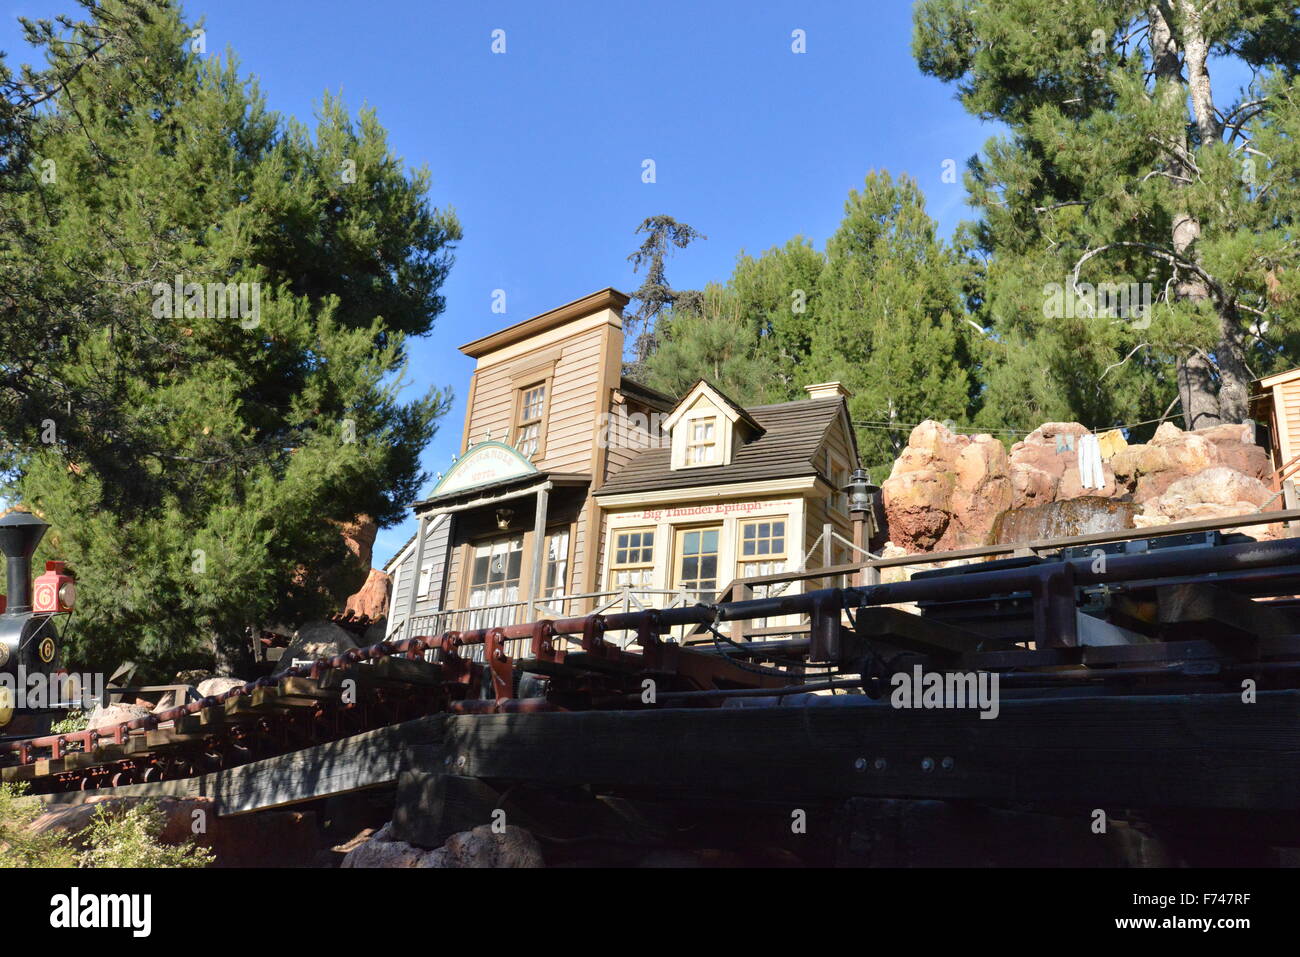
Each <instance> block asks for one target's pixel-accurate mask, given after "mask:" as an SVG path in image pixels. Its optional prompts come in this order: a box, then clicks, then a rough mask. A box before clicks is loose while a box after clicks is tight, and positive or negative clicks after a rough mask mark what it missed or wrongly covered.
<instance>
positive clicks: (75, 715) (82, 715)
mask: <svg viewBox="0 0 1300 957" xmlns="http://www.w3.org/2000/svg"><path fill="white" fill-rule="evenodd" d="M89 725H90V712H88V711H69V712H68V713H67V714H66V715H65V716H64V717H63V718H61V719H59V720H58V721H54V722H52V723H51V724H50V734H75V733H76V732H78V731H85V730H86V728H87V727H88V726H89Z"/></svg>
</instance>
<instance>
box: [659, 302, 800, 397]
mask: <svg viewBox="0 0 1300 957" xmlns="http://www.w3.org/2000/svg"><path fill="white" fill-rule="evenodd" d="M643 376H644V379H645V382H646V384H647V385H649V386H650V387H651V388H654V389H658V390H659V391H661V392H664V393H667V394H668V395H673V396H679V395H684V394H685V393H686V390H687V389H689V388H690V387H691V386H692V385H694V384H695V383H696V381H698V380H699V379H701V378H704V379H708V380H709V381H710V382H711V383H713V384H714V385H715V386H717V387H718V388H720V389H721V390H722V391H723V392H724V393H725V394H726V395H728V396H730V397H731V398H733V399H735V400H736V401H737V402H740V403H741V404H742V405H761V404H763V403H766V402H779V401H782V400H783V399H784V398H785V395H784V390H783V389H782V388H781V383H780V380H779V378H778V367H777V363H776V361H775V360H774V359H773V357H772V356H771V355H770V354H769V351H768V350H767V349H765V348H764V347H763V341H762V335H761V333H760V332H759V331H758V330H756V329H755V328H754V323H753V321H752V320H751V319H750V318H749V317H747V316H746V315H745V314H744V313H743V312H742V311H741V304H740V299H739V297H738V296H737V295H736V294H735V293H734V292H733V291H732V290H731V289H728V288H726V287H723V286H719V285H717V284H716V283H714V284H710V285H709V286H708V287H706V288H705V290H704V292H703V294H702V295H701V297H700V300H699V305H698V307H697V308H692V309H675V310H673V313H672V315H671V317H670V318H668V319H667V320H665V321H664V322H662V323H661V328H660V330H659V335H658V344H657V347H656V349H655V351H654V352H653V353H651V354H650V355H649V356H648V357H647V358H646V361H645V365H644V368H643Z"/></svg>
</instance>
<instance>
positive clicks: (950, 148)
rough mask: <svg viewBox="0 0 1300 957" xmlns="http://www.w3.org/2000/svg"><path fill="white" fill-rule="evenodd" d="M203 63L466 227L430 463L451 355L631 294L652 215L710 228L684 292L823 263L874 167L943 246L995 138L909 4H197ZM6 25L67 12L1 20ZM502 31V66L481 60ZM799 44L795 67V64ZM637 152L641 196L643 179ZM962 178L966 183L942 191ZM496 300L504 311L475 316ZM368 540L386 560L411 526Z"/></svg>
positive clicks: (679, 278) (455, 360)
mask: <svg viewBox="0 0 1300 957" xmlns="http://www.w3.org/2000/svg"><path fill="white" fill-rule="evenodd" d="M185 9H186V13H187V15H188V16H189V17H190V18H191V19H198V18H199V17H203V18H204V19H205V27H206V30H207V36H206V42H207V49H208V51H209V52H210V53H211V52H214V51H222V50H224V49H226V48H227V47H229V48H231V49H233V50H234V51H235V53H236V55H237V56H238V59H239V61H240V63H241V68H242V71H243V72H244V73H245V74H253V75H255V76H256V77H257V79H258V81H259V83H260V84H261V87H262V90H263V92H264V93H265V95H266V97H267V99H268V102H269V104H270V106H271V108H272V109H275V110H277V111H279V112H281V113H285V114H291V115H293V116H296V117H298V118H299V119H300V120H303V121H304V122H307V123H308V124H309V125H314V122H313V116H314V111H315V108H316V105H317V104H318V103H319V101H320V98H321V95H322V94H323V93H324V92H325V91H327V90H328V91H331V92H334V93H340V94H341V95H342V96H343V97H344V100H345V102H346V103H347V104H348V106H349V107H350V108H351V109H352V110H353V111H355V110H356V109H357V108H359V107H360V106H362V105H369V106H373V107H375V108H376V109H377V111H378V114H379V119H380V121H381V122H382V123H383V124H384V126H386V127H387V129H388V130H389V133H390V141H391V144H392V146H393V149H394V150H395V151H396V152H397V154H398V155H400V156H401V157H402V158H403V159H404V160H405V161H406V162H407V163H408V164H409V165H411V166H420V165H424V166H427V167H428V168H429V170H430V172H431V174H432V179H433V185H432V191H431V200H432V202H433V203H434V204H436V205H439V206H453V207H455V209H456V210H457V212H458V214H459V216H460V219H461V222H462V224H463V227H464V232H465V238H464V240H463V241H462V242H461V244H460V246H459V250H458V252H457V261H456V265H455V267H454V268H453V269H452V272H451V276H450V279H449V281H448V282H447V284H446V286H445V287H444V291H445V293H446V296H447V311H446V312H445V313H444V315H443V316H442V317H441V318H440V319H439V320H438V323H437V325H436V326H435V329H434V331H433V333H432V334H431V335H430V336H428V337H427V338H425V339H423V340H420V341H418V342H415V343H413V346H412V349H411V356H412V365H411V370H410V378H411V379H412V380H413V384H414V386H416V387H418V388H420V389H424V388H426V387H427V386H429V385H431V384H436V385H440V386H448V387H450V388H451V389H452V390H453V391H454V393H455V395H456V403H455V406H454V407H453V408H452V411H451V413H450V415H449V416H448V417H447V418H446V419H445V420H444V422H443V424H442V429H441V431H440V433H439V435H438V436H437V437H436V438H435V439H434V441H433V443H432V444H431V445H430V447H429V448H428V450H427V451H426V454H425V457H424V461H425V466H426V468H427V469H428V470H429V472H430V474H433V473H436V472H437V471H439V470H440V469H442V468H445V467H446V465H447V463H448V460H449V458H450V456H451V454H452V452H453V451H454V450H456V449H457V448H458V446H459V442H460V432H461V426H462V423H463V420H464V405H463V402H464V398H465V395H466V393H467V391H468V383H469V375H470V372H471V370H472V362H471V360H469V359H468V358H466V357H465V356H463V355H461V354H460V353H459V352H458V351H457V348H456V347H457V346H459V345H461V344H462V343H465V342H468V341H469V340H471V339H474V338H477V337H479V336H481V335H483V334H485V333H487V332H490V331H492V330H493V329H496V328H500V327H502V326H505V325H509V324H511V323H514V322H518V321H521V320H523V319H526V318H528V317H529V316H532V315H535V314H537V313H539V312H543V311H545V310H547V309H550V308H552V307H554V306H557V305H561V304H563V303H565V302H569V301H570V300H573V299H576V298H578V297H579V296H582V295H585V294H586V293H588V292H592V291H594V290H596V289H600V288H603V287H605V286H614V287H616V288H619V289H623V290H624V291H629V292H630V291H631V290H632V289H634V288H635V287H636V285H637V283H638V277H637V276H636V275H634V274H633V272H632V270H631V266H630V264H629V263H627V262H626V257H627V255H628V254H629V253H630V252H632V250H633V249H634V248H635V247H636V246H637V245H638V244H639V239H638V238H637V237H635V236H634V235H633V230H634V229H635V228H636V226H637V224H638V223H640V222H641V220H643V219H644V218H645V217H646V216H650V215H654V214H657V213H667V214H669V215H671V216H674V217H676V218H677V219H678V220H680V221H684V222H687V223H689V224H691V225H692V226H694V227H696V228H697V229H699V230H700V231H701V232H703V233H704V234H705V235H707V236H708V237H709V238H708V241H707V242H699V243H696V244H694V245H693V246H691V247H690V248H689V249H687V250H686V251H684V252H681V253H678V254H677V255H676V257H675V258H673V259H672V260H671V261H670V262H669V265H668V278H669V281H670V282H671V283H672V284H673V285H674V286H677V287H680V288H694V287H699V286H701V285H702V284H704V283H705V282H707V281H709V280H715V279H716V280H721V279H725V278H726V277H727V276H728V275H729V274H730V272H731V267H732V264H733V262H734V260H735V257H736V255H737V254H738V253H739V252H740V251H741V250H745V251H748V252H752V253H758V252H761V251H762V250H764V249H767V248H769V247H771V246H774V245H777V244H780V243H783V242H785V241H786V240H787V239H789V238H790V237H791V236H794V235H797V234H802V235H804V236H807V237H809V238H811V239H813V240H814V242H815V243H816V244H817V246H818V247H819V248H821V247H822V245H823V244H824V242H825V240H826V238H827V237H828V236H829V235H830V234H831V233H832V232H833V231H834V229H835V227H836V226H837V224H838V222H839V219H840V217H841V215H842V213H843V205H844V200H845V197H846V196H847V195H848V191H849V190H850V189H852V188H855V187H859V186H861V184H862V181H863V178H864V177H865V175H866V173H867V172H868V171H869V170H871V169H888V170H889V171H890V172H892V173H895V174H898V173H903V172H906V173H908V174H910V175H912V176H913V177H914V178H916V179H917V181H918V182H919V183H920V185H921V187H922V189H923V190H924V191H925V193H926V195H927V197H928V201H929V209H930V212H931V215H933V216H934V217H935V218H936V219H937V220H938V221H939V223H940V226H941V228H942V230H943V231H944V232H945V233H948V232H950V231H951V229H952V227H953V226H954V225H955V224H956V223H957V222H958V221H959V220H961V219H963V218H965V217H967V216H968V215H969V211H968V210H967V209H966V207H965V205H964V203H965V196H964V191H963V188H962V186H961V184H960V182H958V183H956V184H953V183H944V182H943V181H942V179H941V177H942V172H943V162H944V160H945V159H953V160H955V161H956V163H957V165H958V167H959V169H960V167H961V166H962V165H963V164H964V163H965V161H966V158H967V157H969V156H970V155H971V154H973V153H975V152H977V151H978V150H979V148H980V146H981V145H982V144H983V143H984V141H985V140H986V139H987V138H988V137H989V136H991V135H992V134H993V133H994V132H995V130H994V129H993V128H992V127H989V126H985V125H982V124H980V123H979V122H978V121H977V120H976V119H974V118H973V117H971V116H969V115H967V114H966V113H965V112H964V111H963V110H962V108H961V106H960V104H958V103H957V101H956V100H955V99H954V97H953V91H952V89H951V88H949V87H946V86H944V85H943V84H941V83H939V82H938V81H936V80H933V79H930V78H928V77H924V76H922V75H921V73H920V71H919V70H917V68H916V65H915V63H914V62H913V60H912V57H911V52H910V43H911V4H910V3H908V2H905V0H892V2H886V3H817V2H765V3H761V4H754V3H741V2H733V0H728V2H717V3H710V4H707V5H705V4H701V3H687V2H673V0H664V2H656V3H617V2H608V0H606V2H604V3H599V2H576V3H570V2H566V3H539V2H537V0H533V2H509V3H505V2H471V0H462V2H457V3H444V2H429V0H393V2H372V3H356V2H353V0H310V2H309V0H256V2H254V0H190V2H188V3H187V4H186V8H185ZM0 10H3V15H2V16H0V49H4V50H5V51H6V52H8V53H9V54H10V56H11V58H12V59H14V60H19V61H21V60H24V59H29V57H27V56H26V55H25V53H26V51H25V50H24V49H23V47H22V44H21V41H20V34H19V32H18V30H17V25H16V22H15V18H16V17H17V16H19V15H20V14H21V15H26V16H28V17H41V16H52V15H53V14H55V13H58V12H72V10H73V4H72V3H71V0H53V2H45V0H40V2H37V0H26V2H22V3H16V4H15V3H4V4H0ZM496 29H501V30H504V31H505V37H506V53H505V54H493V53H492V51H491V44H492V31H493V30H496ZM796 29H798V30H803V31H804V33H805V36H806V49H807V52H805V53H802V54H796V53H794V52H792V50H791V43H792V38H791V34H792V31H794V30H796ZM647 158H649V159H653V160H654V161H655V165H656V173H657V182H655V183H653V184H646V183H643V182H642V181H641V171H642V161H643V160H644V159H647ZM958 179H959V180H960V176H958ZM494 289H504V290H505V291H506V305H507V313H506V315H505V316H501V315H499V314H493V313H492V312H491V297H492V291H493V290H494ZM411 530H412V528H411V523H410V522H409V521H408V522H406V523H404V524H403V525H401V526H397V527H395V528H392V529H385V530H383V531H381V532H380V536H379V540H378V542H377V543H376V546H375V563H376V564H380V563H382V562H383V561H384V560H386V559H387V557H388V556H389V555H390V554H391V553H392V551H393V550H394V549H395V548H396V547H398V546H400V544H401V543H402V542H403V541H405V539H406V538H407V537H408V536H409V535H410V533H411Z"/></svg>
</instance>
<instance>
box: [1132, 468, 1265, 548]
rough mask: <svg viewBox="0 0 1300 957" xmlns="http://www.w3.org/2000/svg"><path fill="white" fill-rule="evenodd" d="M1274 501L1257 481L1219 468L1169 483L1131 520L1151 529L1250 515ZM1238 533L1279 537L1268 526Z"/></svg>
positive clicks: (1234, 471) (1259, 536)
mask: <svg viewBox="0 0 1300 957" xmlns="http://www.w3.org/2000/svg"><path fill="white" fill-rule="evenodd" d="M1273 500H1274V495H1273V492H1272V490H1271V489H1269V487H1268V486H1267V485H1265V484H1264V483H1263V482H1261V481H1260V480H1259V479H1257V478H1255V477H1254V476H1250V475H1243V474H1241V473H1240V472H1238V471H1236V470H1235V469H1231V468H1228V467H1227V466H1225V465H1219V466H1215V467H1214V468H1209V469H1204V470H1203V471H1200V472H1198V473H1196V474H1195V475H1190V476H1188V477H1186V478H1182V479H1179V480H1178V481H1176V482H1174V483H1172V484H1171V485H1170V486H1169V487H1168V488H1167V489H1166V490H1165V491H1164V492H1163V493H1162V494H1161V495H1159V496H1157V497H1155V498H1152V499H1148V500H1147V501H1146V502H1144V503H1143V506H1142V514H1140V515H1137V516H1135V517H1134V520H1133V521H1134V524H1135V526H1136V527H1138V528H1152V527H1155V526H1158V525H1169V524H1172V523H1174V522H1192V521H1197V520H1199V519H1210V518H1227V517H1230V516H1233V515H1249V514H1251V513H1252V512H1256V511H1259V509H1260V508H1261V507H1263V506H1264V505H1265V504H1267V503H1271V502H1273ZM1239 531H1240V532H1242V533H1243V534H1246V535H1251V536H1252V537H1255V538H1272V537H1276V535H1278V534H1280V529H1278V528H1277V527H1276V526H1274V527H1273V530H1272V531H1270V527H1269V526H1268V525H1267V523H1264V524H1261V525H1258V526H1248V527H1246V528H1242V529H1239Z"/></svg>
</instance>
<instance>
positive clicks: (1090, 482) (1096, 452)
mask: <svg viewBox="0 0 1300 957" xmlns="http://www.w3.org/2000/svg"><path fill="white" fill-rule="evenodd" d="M1079 484H1080V485H1082V486H1083V487H1084V488H1105V487H1106V474H1105V472H1104V471H1103V470H1102V467H1101V444H1100V443H1099V442H1098V441H1097V436H1095V435H1093V434H1092V433H1091V432H1088V433H1087V434H1085V435H1081V436H1079Z"/></svg>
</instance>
